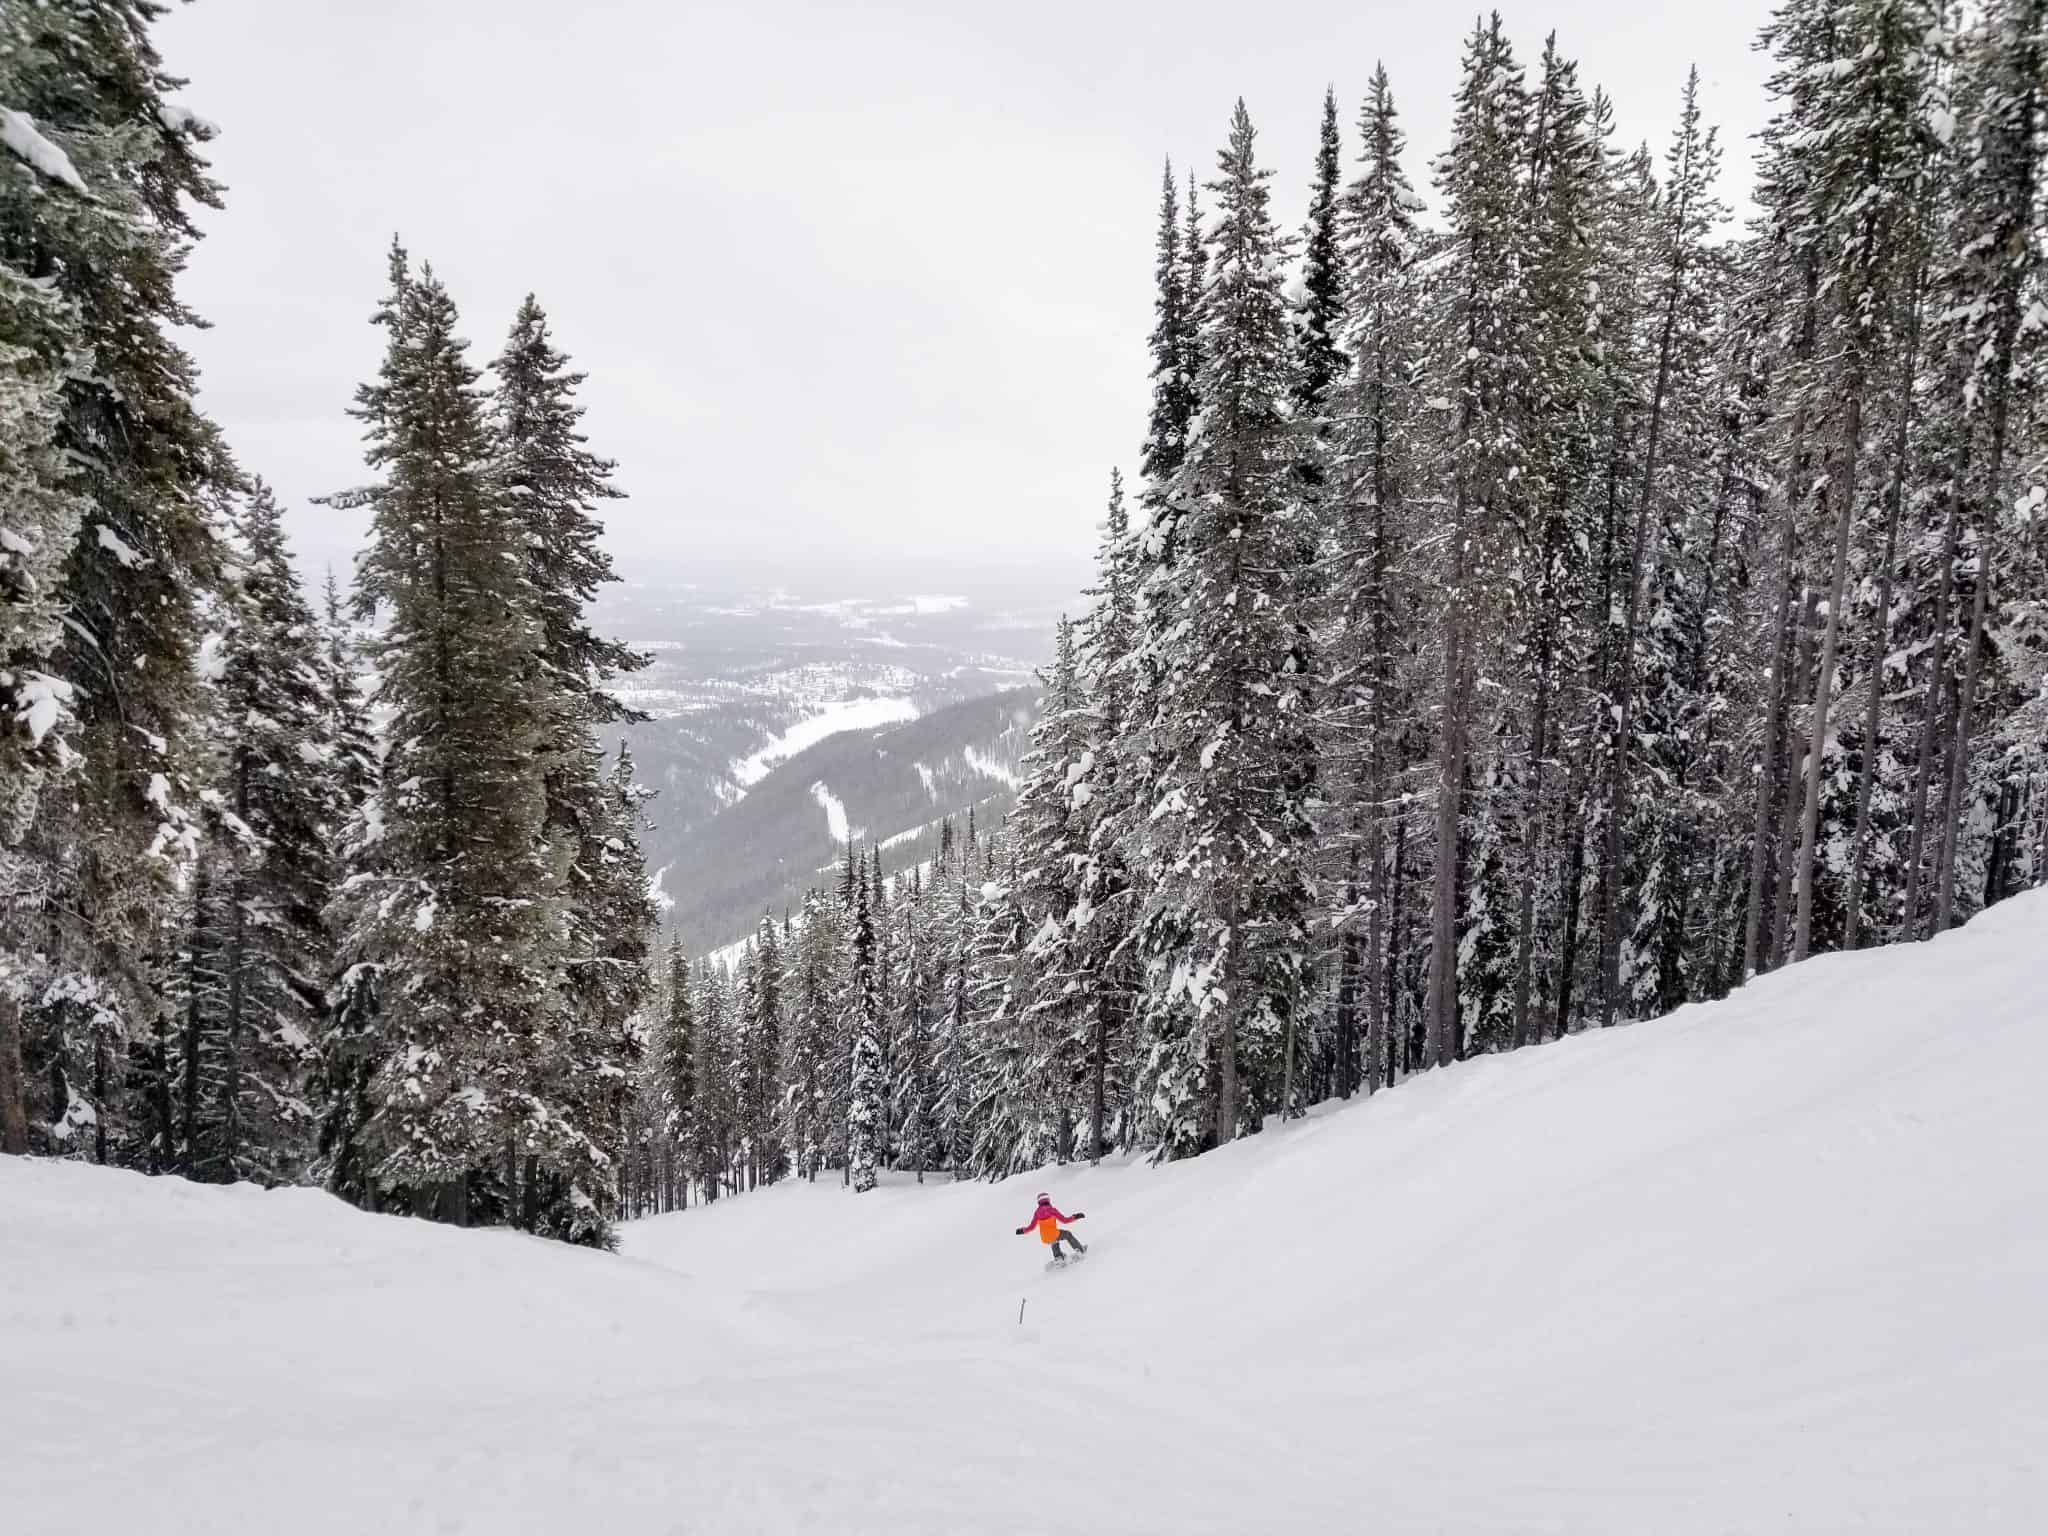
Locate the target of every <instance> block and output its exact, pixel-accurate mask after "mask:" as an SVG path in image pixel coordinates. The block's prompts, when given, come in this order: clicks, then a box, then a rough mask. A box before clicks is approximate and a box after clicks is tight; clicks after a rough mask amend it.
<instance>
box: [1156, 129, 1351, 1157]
mask: <svg viewBox="0 0 2048 1536" xmlns="http://www.w3.org/2000/svg"><path fill="white" fill-rule="evenodd" d="M1254 138H1255V135H1254V131H1253V128H1252V123H1251V118H1250V115H1249V114H1248V113H1247V112H1246V111H1245V109H1244V106H1243V104H1242V103H1239V105H1238V107H1237V109H1236V112H1235V114H1234V116H1233V119H1232V123H1231V134H1230V142H1229V144H1228V146H1227V147H1226V148H1225V149H1224V150H1223V151H1222V153H1221V154H1220V156H1219V175H1218V178H1217V179H1216V180H1215V181H1214V182H1212V183H1210V187H1211V190H1212V191H1213V192H1215V194H1216V195H1217V197H1218V199H1219V203H1220V207H1219V210H1218V214H1217V219H1216V228H1215V234H1214V239H1213V242H1212V249H1211V250H1210V252H1209V255H1208V272H1207V278H1206V283H1205V286H1204V288H1203V290H1202V293H1201V298H1200V302H1199V304H1198V306H1197V316H1198V319H1199V322H1200V335H1201V349H1202V359H1203V367H1202V373H1201V376H1200V393H1201V398H1202V414H1201V416H1200V417H1199V418H1198V420H1197V423H1196V426H1195V429H1194V430H1193V432H1192V433H1191V436H1190V440H1189V443H1188V451H1187V457H1186V460H1185V462H1184V463H1183V464H1182V465H1181V468H1180V471H1179V473H1178V474H1177V475H1176V477H1175V480H1174V484H1173V486H1172V489H1171V492H1170V496H1169V504H1170V506H1171V508H1172V514H1171V515H1172V520H1173V524H1174V527H1175V529H1176V533H1175V539H1176V543H1177V549H1176V556H1175V560H1174V563H1173V564H1172V565H1171V566H1161V567H1155V568H1154V570H1153V571H1152V572H1151V573H1150V575H1149V577H1148V597H1149V598H1150V600H1151V607H1152V610H1153V612H1154V613H1155V614H1158V615H1160V616H1162V617H1165V618H1166V619H1167V622H1166V623H1165V625H1164V626H1163V627H1157V626H1155V627H1154V629H1153V632H1152V633H1151V634H1150V635H1149V636H1148V637H1147V659H1148V662H1149V663H1150V665H1151V666H1152V667H1153V668H1154V669H1155V672H1156V675H1157V677H1158V680H1159V682H1158V692H1159V696H1158V699H1157V702H1156V704H1155V706H1154V716H1153V719H1152V721H1151V722H1150V731H1151V734H1152V751H1151V755H1150V760H1149V763H1148V769H1149V774H1150V783H1149V784H1148V785H1147V786H1146V793H1147V795H1148V797H1149V798H1150V799H1151V800H1152V801H1153V803H1154V805H1155V810H1154V812H1153V814H1152V816H1151V819H1150V820H1149V822H1148V823H1147V825H1146V828H1145V830H1144V832H1143V834H1142V836H1141V839H1140V850H1139V855H1138V856H1139V859H1140V860H1141V862H1142V863H1143V865H1144V867H1146V868H1147V869H1148V870H1150V871H1153V872H1155V878H1156V883H1155V884H1154V885H1153V887H1152V888H1151V890H1150V891H1149V892H1148V894H1147V900H1146V904H1145V911H1144V917H1143V920H1142V926H1143V945H1144V954H1145V957H1146V964H1147V971H1148V979H1147V986H1146V997H1145V1011H1146V1015H1147V1025H1148V1029H1149V1031H1150V1036H1151V1047H1150V1051H1149V1060H1148V1062H1147V1066H1146V1077H1147V1097H1148V1098H1149V1100H1150V1106H1149V1107H1150V1113H1151V1116H1152V1118H1153V1119H1154V1121H1155V1123H1156V1127H1157V1132H1158V1136H1159V1142H1160V1150H1161V1153H1162V1155H1164V1156H1168V1157H1182V1156H1187V1155H1189V1154H1191V1153H1194V1152H1198V1151H1200V1150H1202V1149H1203V1147H1205V1146H1207V1145H1211V1144H1215V1143H1220V1142H1227V1141H1229V1140H1230V1139H1231V1138H1232V1137H1233V1136H1234V1135H1235V1134H1236V1132H1237V1128H1238V1121H1239V1117H1240V1114H1241V1113H1242V1109H1243V1102H1242V1099H1241V1096H1240V1086H1239V1077H1240V1065H1241V1061H1242V1060H1244V1059H1249V1060H1251V1061H1253V1062H1254V1063H1256V1064H1257V1066H1258V1067H1260V1068H1261V1069H1264V1068H1267V1067H1269V1066H1276V1065H1278V1062H1277V1056H1278V1052H1279V1050H1280V1048H1281V1044H1282V1039H1283V1037H1284V1035H1285V1033H1286V1030H1287V1027H1288V1025H1289V1023H1290V1021H1291V1019H1292V1015H1293V1011H1294V1009H1295V1007H1296V1006H1297V1003H1298V1000H1299V996H1300V988H1301V969H1302V953H1303V950H1304V948H1305V944H1306V935H1305V931H1304V930H1305V923H1306V911H1307V902H1308V892H1307V884H1306V880H1305V878H1304V873H1305V872H1304V856H1305V851H1306V848H1307V844H1308V838H1309V826H1308V819H1307V813H1306V802H1307V800H1308V797H1309V794H1310V791H1311V789H1312V787H1313V783H1314V771H1315V759H1314V749H1313V744H1312V741H1311V740H1310V738H1309V734H1308V731H1307V708H1306V689H1307V684H1308V656H1307V654H1306V651H1307V646H1306V640H1305V631H1306V625H1305V624H1304V622H1303V615H1302V614H1301V613H1300V612H1299V611H1298V610H1297V605H1296V589H1297V584H1298V581H1299V577H1300V573H1299V571H1298V569H1297V566H1298V563H1299V556H1300V551H1301V548H1302V539H1301V535H1300V529H1299V524H1298V522H1297V517H1298V515H1299V506H1298V494H1297V487H1296V484H1295V480H1294V476H1293V464H1294V461H1295V446H1296V438H1295V432H1294V428H1293V423H1292V418H1291V410H1290V407H1291V401H1292V391H1293V378H1292V368H1291V366H1290V358H1289V344H1288V332H1287V310H1286V300H1285V297H1284V295H1283V293H1282V291H1281V290H1282V263H1283V261H1284V260H1285V257H1286V249H1287V248H1286V242H1285V241H1284V240H1283V238H1282V237H1281V235H1280V233H1279V231H1278V230H1277V229H1276V228H1275V226H1274V223H1273V219H1272V215H1271V212H1270V208H1269V200H1270V193H1269V189H1268V187H1267V181H1268V180H1269V178H1270V176H1271V173H1270V172H1269V171H1265V170H1262V169H1260V168H1259V166H1258V164H1257V161H1256V158H1255V153H1254ZM1254 1086H1255V1088H1259V1087H1264V1086H1266V1085H1265V1084H1263V1083H1259V1084H1255V1085H1254Z"/></svg>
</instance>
